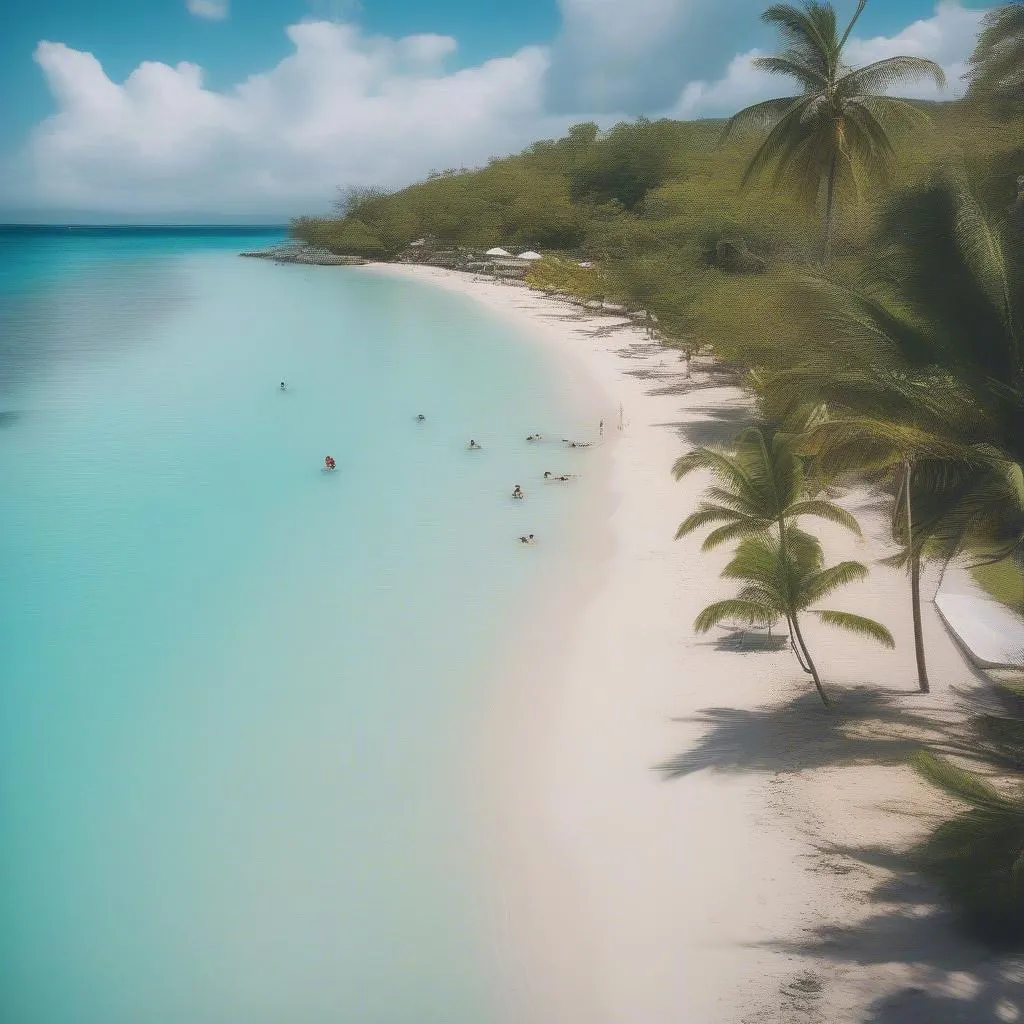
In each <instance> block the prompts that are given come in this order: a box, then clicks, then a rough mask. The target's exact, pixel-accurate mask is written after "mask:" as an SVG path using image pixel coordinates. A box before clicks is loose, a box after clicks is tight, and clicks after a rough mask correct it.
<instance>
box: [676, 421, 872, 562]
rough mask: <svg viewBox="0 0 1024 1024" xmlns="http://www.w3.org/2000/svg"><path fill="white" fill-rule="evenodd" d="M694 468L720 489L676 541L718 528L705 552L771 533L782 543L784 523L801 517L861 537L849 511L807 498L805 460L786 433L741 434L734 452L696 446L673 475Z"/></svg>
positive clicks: (681, 528) (757, 430)
mask: <svg viewBox="0 0 1024 1024" xmlns="http://www.w3.org/2000/svg"><path fill="white" fill-rule="evenodd" d="M695 470H708V471H710V472H711V473H712V474H713V475H714V476H715V477H717V478H718V480H719V481H720V485H716V486H714V487H710V488H708V490H707V491H706V492H705V494H706V497H705V499H704V500H703V501H702V502H701V503H700V505H699V506H698V507H697V510H696V511H695V512H693V513H692V514H691V515H689V516H687V518H686V519H684V520H683V522H682V523H681V524H680V526H679V529H678V530H677V531H676V539H677V540H678V539H679V538H681V537H685V536H688V535H689V534H691V533H693V532H695V531H696V530H701V529H704V528H705V527H708V526H714V527H715V528H714V529H713V530H712V531H711V532H710V533H709V534H708V535H707V537H706V539H705V540H704V544H703V550H704V551H710V550H712V549H713V548H716V547H718V546H719V545H721V544H724V543H726V542H727V541H731V540H737V539H741V538H744V537H751V536H755V535H757V534H760V533H766V532H768V531H770V530H773V529H774V530H775V531H776V535H777V536H779V538H780V540H782V541H783V543H784V537H783V530H782V528H783V525H784V524H786V523H787V522H791V521H794V520H796V519H798V518H799V517H800V516H816V517H817V518H820V519H826V520H828V521H829V522H832V523H836V524H838V525H840V526H844V527H845V528H846V529H848V530H850V531H851V532H853V533H855V534H857V535H858V536H860V526H859V525H858V523H857V520H856V519H855V518H854V517H853V516H852V515H851V514H850V513H849V512H847V511H846V509H844V508H840V507H839V506H838V505H835V504H833V503H832V502H830V501H824V500H822V499H820V498H815V497H808V496H807V481H806V477H805V474H804V466H803V462H802V461H801V459H800V457H799V456H798V455H797V454H796V451H795V450H794V448H793V444H792V442H791V440H790V439H787V438H786V437H784V436H783V435H782V434H774V435H772V436H769V435H767V434H766V432H765V431H764V430H762V429H761V428H759V427H753V428H751V429H749V430H745V431H744V432H743V433H742V434H740V435H739V437H738V438H737V439H736V441H735V442H734V445H733V449H732V451H725V450H719V449H716V448H707V447H704V448H697V449H695V450H694V451H692V452H689V453H688V454H687V455H684V456H682V457H681V458H680V459H677V460H676V463H675V466H674V467H673V470H672V471H673V473H674V475H675V478H676V479H677V480H680V479H682V478H683V477H684V476H686V475H688V474H689V473H692V472H694V471H695Z"/></svg>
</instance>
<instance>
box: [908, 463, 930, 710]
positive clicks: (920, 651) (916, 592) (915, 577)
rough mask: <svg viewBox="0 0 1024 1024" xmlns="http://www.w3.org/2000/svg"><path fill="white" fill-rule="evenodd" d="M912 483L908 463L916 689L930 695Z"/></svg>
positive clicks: (909, 542) (911, 593) (909, 539)
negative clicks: (915, 539)
mask: <svg viewBox="0 0 1024 1024" xmlns="http://www.w3.org/2000/svg"><path fill="white" fill-rule="evenodd" d="M913 482H914V465H913V463H912V462H908V463H907V469H906V477H905V479H904V482H903V492H904V499H905V503H906V514H907V551H908V552H909V553H910V603H911V610H912V612H913V616H914V655H915V656H916V658H917V685H918V689H919V690H920V691H921V693H930V692H931V687H930V685H929V684H928V664H927V662H926V660H925V656H924V628H923V625H922V623H921V552H920V550H919V549H918V546H917V544H916V543H915V542H914V518H913V516H914V510H913V507H912V501H911V491H912V489H913Z"/></svg>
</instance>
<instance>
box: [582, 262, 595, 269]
mask: <svg viewBox="0 0 1024 1024" xmlns="http://www.w3.org/2000/svg"><path fill="white" fill-rule="evenodd" d="M593 265H594V264H593V263H581V264H580V266H581V267H583V269H584V270H589V269H590V268H591V267H592V266H593Z"/></svg>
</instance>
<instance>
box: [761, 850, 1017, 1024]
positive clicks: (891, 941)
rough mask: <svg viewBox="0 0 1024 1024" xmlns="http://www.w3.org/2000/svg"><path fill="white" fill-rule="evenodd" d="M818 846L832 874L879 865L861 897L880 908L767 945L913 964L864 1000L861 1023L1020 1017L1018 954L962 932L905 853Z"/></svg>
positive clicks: (843, 960) (837, 958)
mask: <svg viewBox="0 0 1024 1024" xmlns="http://www.w3.org/2000/svg"><path fill="white" fill-rule="evenodd" d="M818 852H819V854H820V855H821V857H822V862H823V864H824V865H826V866H828V867H831V869H832V870H834V871H835V872H836V873H837V874H843V873H846V872H847V871H851V870H858V869H861V868H867V869H872V868H873V869H882V870H884V871H885V873H886V875H887V878H886V880H885V881H883V882H881V883H880V884H878V885H876V886H875V887H874V888H873V889H872V890H871V892H870V893H869V894H868V896H867V898H866V899H867V902H868V903H869V904H871V905H878V906H882V907H884V909H883V910H880V911H879V912H878V913H875V914H872V915H871V916H870V917H868V918H867V919H866V920H865V921H862V922H860V923H858V924H855V925H852V926H849V927H845V926H836V925H822V926H819V927H818V928H815V929H814V930H813V931H812V932H811V933H810V934H809V936H808V937H806V938H802V939H800V940H797V941H784V942H780V941H774V942H768V943H766V944H765V945H766V946H768V947H769V948H771V949H773V950H775V951H777V952H781V953H783V954H786V955H797V956H801V957H807V956H810V957H813V958H815V959H817V960H819V961H826V962H831V963H833V964H843V965H845V966H847V967H848V968H856V969H857V971H858V973H863V972H864V970H865V969H868V970H870V968H871V967H888V966H889V965H892V964H901V965H904V966H905V967H906V968H908V969H911V970H913V971H914V974H915V980H916V979H920V981H919V983H918V984H916V985H913V984H911V985H908V984H904V985H903V986H902V987H900V988H899V989H897V990H896V991H890V992H886V993H885V994H883V995H879V996H878V997H877V998H876V999H875V1000H874V1001H873V1002H872V1003H871V1005H870V1006H869V1007H868V1009H867V1012H866V1014H865V1016H864V1017H863V1021H864V1024H997V1022H1005V1021H1012V1020H1018V1019H1020V1018H1019V1014H1020V1012H1021V1010H1024V961H1022V960H1020V959H1016V960H1014V959H1012V958H1004V959H999V958H998V957H994V956H993V952H992V950H991V948H989V947H987V946H985V945H983V944H981V943H979V942H974V941H973V940H972V939H971V938H970V937H969V936H965V935H964V932H963V930H962V928H960V927H959V922H957V920H956V919H955V917H954V915H953V914H952V913H951V912H950V911H949V910H948V908H947V907H946V906H945V905H944V903H943V901H942V899H941V897H940V895H939V892H938V890H937V889H935V888H934V887H933V886H931V885H930V884H928V883H926V882H924V881H922V880H921V879H920V878H919V877H917V876H916V875H914V874H913V871H912V865H911V861H910V857H909V856H908V855H906V854H899V853H894V852H893V851H892V850H887V849H883V848H880V847H871V846H867V847H851V846H841V845H832V844H829V845H826V846H822V847H819V850H818ZM925 985H927V986H928V987H927V988H926V987H924V986H925Z"/></svg>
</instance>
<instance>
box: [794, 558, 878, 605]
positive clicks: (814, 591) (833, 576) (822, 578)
mask: <svg viewBox="0 0 1024 1024" xmlns="http://www.w3.org/2000/svg"><path fill="white" fill-rule="evenodd" d="M867 574H868V570H867V566H865V565H864V564H863V563H861V562H853V561H846V562H838V563H837V564H836V565H832V566H829V567H828V568H827V569H821V570H820V571H818V572H816V573H815V574H814V576H812V577H811V578H809V579H808V581H807V584H806V595H805V596H806V604H812V603H813V602H815V601H820V600H821V599H822V598H823V597H828V595H829V594H831V593H832V592H833V591H834V590H838V589H839V588H840V587H845V586H847V585H849V584H850V583H856V582H857V581H858V580H862V579H864V577H865V576H867Z"/></svg>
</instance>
